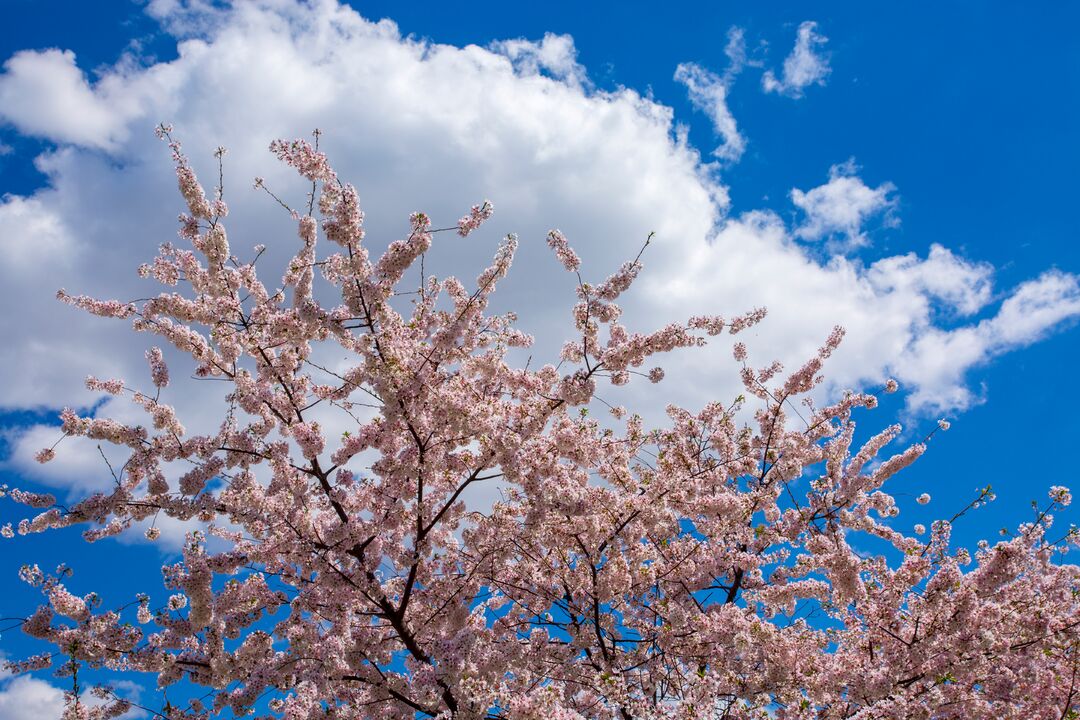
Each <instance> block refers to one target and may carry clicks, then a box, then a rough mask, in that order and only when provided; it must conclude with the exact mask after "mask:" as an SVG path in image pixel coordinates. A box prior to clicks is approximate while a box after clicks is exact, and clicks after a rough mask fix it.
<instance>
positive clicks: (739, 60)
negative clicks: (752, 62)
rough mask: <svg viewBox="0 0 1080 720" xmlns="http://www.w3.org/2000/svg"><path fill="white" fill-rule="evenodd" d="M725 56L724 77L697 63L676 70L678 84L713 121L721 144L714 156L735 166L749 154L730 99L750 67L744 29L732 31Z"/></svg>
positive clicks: (729, 33)
mask: <svg viewBox="0 0 1080 720" xmlns="http://www.w3.org/2000/svg"><path fill="white" fill-rule="evenodd" d="M724 54H725V55H727V58H728V66H727V69H726V70H725V71H724V74H723V75H717V74H716V73H714V72H712V71H710V70H707V69H706V68H703V67H702V66H700V65H698V64H697V63H680V64H679V66H678V67H676V68H675V80H676V82H679V83H682V84H683V85H685V86H686V92H687V94H688V95H689V97H690V102H691V104H693V106H694V107H695V108H697V109H698V110H700V111H701V112H703V113H705V115H707V116H708V117H709V119H710V120H712V124H713V130H714V131H715V132H716V134H717V136H718V137H719V138H720V140H721V144H720V146H719V147H717V148H716V149H715V150H713V155H715V156H716V157H717V158H719V159H720V160H724V161H727V162H735V161H737V160H738V159H739V158H741V157H742V154H743V152H745V151H746V138H744V137H743V136H742V134H741V133H740V132H739V127H738V123H736V122H735V116H734V115H732V114H731V109H730V108H729V107H728V102H727V98H728V93H729V92H730V91H731V85H732V83H733V82H734V81H735V78H736V77H737V76H738V75H739V73H740V72H742V69H743V67H744V66H745V65H746V64H747V56H746V41H745V39H744V37H743V29H742V28H740V27H732V28H731V29H730V30H729V31H728V42H727V46H726V47H725V48H724Z"/></svg>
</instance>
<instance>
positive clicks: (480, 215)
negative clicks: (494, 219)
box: [457, 200, 495, 237]
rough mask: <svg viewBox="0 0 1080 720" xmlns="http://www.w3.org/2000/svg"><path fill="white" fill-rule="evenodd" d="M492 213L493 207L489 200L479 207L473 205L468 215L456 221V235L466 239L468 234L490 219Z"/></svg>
mask: <svg viewBox="0 0 1080 720" xmlns="http://www.w3.org/2000/svg"><path fill="white" fill-rule="evenodd" d="M494 212H495V206H494V205H492V204H491V201H489V200H485V201H484V202H482V203H481V204H479V205H473V206H472V209H471V210H469V214H468V215H466V216H464V217H463V218H461V219H460V220H458V225H457V227H458V235H460V236H461V237H467V236H468V235H469V233H471V232H473V231H474V230H476V229H477V228H478V227H480V226H481V225H482V224H483V223H484V221H485V220H488V219H490V218H491V215H492V213H494Z"/></svg>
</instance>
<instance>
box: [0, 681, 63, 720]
mask: <svg viewBox="0 0 1080 720" xmlns="http://www.w3.org/2000/svg"><path fill="white" fill-rule="evenodd" d="M63 712H64V692H63V691H62V690H61V689H60V688H58V687H55V686H53V685H50V684H49V683H47V682H45V681H44V680H38V679H37V678H33V677H29V676H27V675H21V676H19V677H16V678H12V679H11V680H8V681H7V682H5V683H4V684H3V686H0V718H3V719H4V720H44V719H45V718H59V717H60V715H61V713H63Z"/></svg>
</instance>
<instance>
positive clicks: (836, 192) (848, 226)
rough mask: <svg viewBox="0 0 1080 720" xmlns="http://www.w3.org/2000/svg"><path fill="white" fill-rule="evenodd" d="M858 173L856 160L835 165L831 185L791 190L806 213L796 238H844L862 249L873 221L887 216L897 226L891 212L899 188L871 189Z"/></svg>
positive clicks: (885, 184)
mask: <svg viewBox="0 0 1080 720" xmlns="http://www.w3.org/2000/svg"><path fill="white" fill-rule="evenodd" d="M857 170H858V168H857V167H856V166H855V162H854V161H853V160H849V161H848V162H846V163H842V164H839V165H833V166H832V168H830V169H829V182H827V183H825V184H824V185H819V186H818V187H815V188H812V189H810V190H807V191H803V190H799V189H798V188H795V189H794V190H792V191H791V202H792V203H794V204H795V207H797V208H799V209H800V210H802V211H803V213H805V219H804V220H803V222H802V224H800V225H799V226H798V227H796V228H795V236H796V237H798V238H800V239H802V240H821V239H822V238H828V239H840V240H842V241H843V244H845V245H847V246H849V247H858V246H860V245H865V244H867V242H868V239H867V237H866V235H865V234H864V233H863V227H864V226H865V225H866V223H867V221H868V220H870V219H871V218H873V217H875V216H877V215H882V214H884V216H885V217H884V222H885V224H886V225H890V226H891V225H895V223H896V218H895V216H894V215H893V214H892V212H891V211H892V210H893V208H894V207H895V205H896V200H895V198H894V197H892V196H891V195H892V193H893V191H895V190H896V187H895V186H894V185H893V184H892V183H888V182H887V183H882V184H881V185H879V186H877V187H876V188H872V187H869V186H868V185H867V184H866V183H864V182H863V181H862V179H861V178H859V176H858V175H857V174H856V172H857Z"/></svg>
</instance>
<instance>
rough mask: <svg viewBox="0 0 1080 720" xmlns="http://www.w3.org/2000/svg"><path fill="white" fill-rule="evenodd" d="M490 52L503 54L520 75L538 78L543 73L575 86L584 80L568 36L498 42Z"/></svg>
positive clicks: (571, 41) (553, 35)
mask: <svg viewBox="0 0 1080 720" xmlns="http://www.w3.org/2000/svg"><path fill="white" fill-rule="evenodd" d="M491 49H492V50H494V51H495V52H497V53H499V54H500V55H505V56H506V57H508V58H510V60H511V62H513V63H514V68H515V69H516V70H517V71H518V72H519V73H520V74H522V75H538V74H540V73H541V71H546V72H547V73H548V74H550V75H551V76H552V77H554V78H558V79H560V80H565V81H567V82H569V83H572V84H575V85H581V84H583V83H585V82H587V81H588V79H587V77H586V74H585V68H584V67H582V66H581V65H580V64H578V61H577V50H576V49H575V48H574V39H573V38H572V37H570V36H569V35H555V34H553V33H545V34H544V38H543V39H542V40H541V41H540V42H533V41H531V40H524V39H520V38H519V39H516V40H499V41H496V42H494V43H492V45H491Z"/></svg>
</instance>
